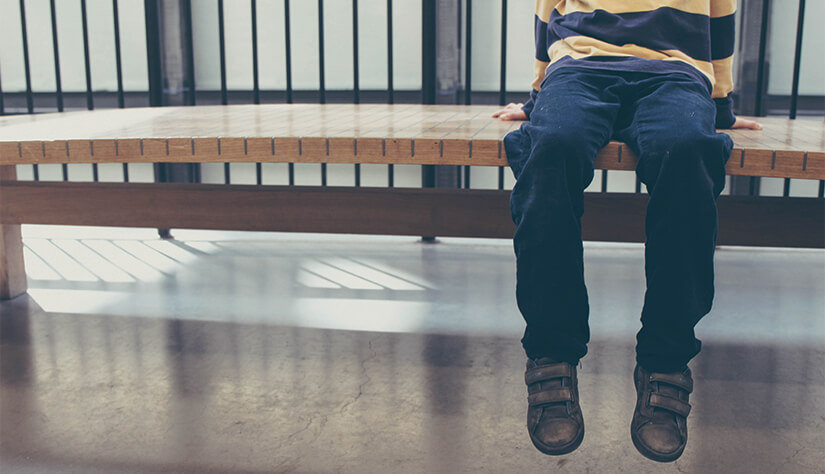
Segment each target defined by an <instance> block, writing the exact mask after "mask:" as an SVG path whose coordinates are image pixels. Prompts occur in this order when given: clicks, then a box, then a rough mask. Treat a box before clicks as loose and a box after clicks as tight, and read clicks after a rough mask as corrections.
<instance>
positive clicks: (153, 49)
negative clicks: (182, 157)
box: [143, 0, 172, 239]
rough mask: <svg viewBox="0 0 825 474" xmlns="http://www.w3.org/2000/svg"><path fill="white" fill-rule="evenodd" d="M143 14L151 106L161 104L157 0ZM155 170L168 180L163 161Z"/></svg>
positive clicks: (165, 232)
mask: <svg viewBox="0 0 825 474" xmlns="http://www.w3.org/2000/svg"><path fill="white" fill-rule="evenodd" d="M143 14H144V17H145V21H144V24H145V25H146V65H147V67H146V70H147V73H148V76H149V77H148V79H149V105H150V106H152V107H161V106H163V69H162V64H163V63H162V57H163V56H162V54H163V53H162V50H161V41H160V9H159V8H158V0H144V1H143ZM153 169H154V172H155V182H157V183H166V182H168V181H169V167H168V166H167V165H166V164H163V163H156V164H155V165H154V167H153ZM158 235H159V236H160V237H161V238H164V239H168V238H170V237H171V236H172V234H171V232H170V230H169V229H158Z"/></svg>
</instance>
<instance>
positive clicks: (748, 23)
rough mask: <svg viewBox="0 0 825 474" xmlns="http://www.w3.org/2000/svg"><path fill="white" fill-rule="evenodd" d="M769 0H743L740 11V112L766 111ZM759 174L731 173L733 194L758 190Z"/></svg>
mask: <svg viewBox="0 0 825 474" xmlns="http://www.w3.org/2000/svg"><path fill="white" fill-rule="evenodd" d="M769 11H770V0H748V1H747V2H742V5H741V10H740V11H739V25H740V29H741V34H740V41H739V51H738V52H737V56H738V57H739V64H738V67H739V74H738V76H739V77H738V84H737V86H736V92H737V93H736V112H737V113H738V114H741V115H757V116H762V115H765V113H766V112H767V107H766V104H765V97H766V91H767V84H768V72H769V70H770V61H769V58H768V40H769V35H768V34H769V25H770V21H769V20H770V19H769V16H768V13H769ZM759 181H760V180H759V178H749V177H746V176H732V177H731V179H730V193H731V194H733V195H747V194H754V195H758V194H759V184H760V182H759Z"/></svg>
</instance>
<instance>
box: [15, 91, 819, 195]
mask: <svg viewBox="0 0 825 474" xmlns="http://www.w3.org/2000/svg"><path fill="white" fill-rule="evenodd" d="M497 109H498V107H497V106H443V105H437V106H436V105H386V104H363V105H349V104H346V105H345V104H329V105H316V104H293V105H281V104H269V105H232V106H198V107H155V108H129V109H105V110H95V111H82V112H66V113H59V114H58V113H50V114H35V115H20V116H8V117H0V164H26V163H72V162H142V161H151V162H192V161H263V162H278V161H298V162H350V163H355V162H363V163H370V162H373V163H380V162H396V163H419V164H481V165H503V164H506V156H505V155H504V152H503V147H502V146H501V140H502V139H503V138H504V136H505V135H507V133H509V132H510V131H512V130H514V129H515V128H517V127H518V126H519V125H520V124H521V122H504V121H500V120H495V119H492V118H490V115H491V114H492V112H493V111H495V110H497ZM757 120H759V121H760V122H762V123H763V125H764V126H765V129H764V130H762V131H751V130H736V131H727V132H726V133H729V134H730V135H731V137H732V138H733V140H734V142H735V147H736V149H735V151H734V154H733V157H732V158H731V160H732V161H735V158H738V159H739V161H741V163H738V164H739V165H741V166H739V168H741V169H746V168H749V167H750V166H749V165H752V164H758V167H757V168H759V170H758V171H759V172H758V173H756V171H757V170H756V169H754V170H750V171H748V170H746V171H744V172H742V173H734V174H746V175H747V174H750V175H757V176H766V175H767V176H771V175H772V174H771V172H772V171H775V170H776V169H777V166H778V167H779V168H784V167H785V165H786V162H787V161H788V160H791V161H792V162H793V167H796V168H799V172H800V173H801V172H804V173H803V174H805V176H796V175H793V172H792V173H791V176H788V173H786V172H785V171H782V172H781V173H779V172H778V173H779V174H777V176H786V177H806V178H815V179H822V178H821V177H820V174H821V175H823V176H825V122H823V121H822V120H821V119H813V120H811V119H799V120H788V119H785V118H775V117H760V118H758V119H757ZM622 148H625V150H624V156H625V164H624V166H621V162H622ZM600 158H601V159H602V161H604V160H605V159H608V158H609V160H608V161H610V160H612V161H614V162H616V163H614V164H615V166H613V167H611V166H610V165H609V164H607V165H605V164H604V163H602V165H603V166H602V167H604V168H605V169H632V168H628V166H631V165H632V164H635V161H634V160H635V157H633V156H632V153H631V152H630V151H629V150H627V149H626V147H623V146H622V145H621V144H618V143H612V144H611V146H608V147H607V148H606V149H605V150H603V151H602V154H600ZM745 161H750V163H748V165H746V163H745ZM757 161H759V163H756V162H757ZM820 161H822V163H820ZM597 166H599V163H597ZM820 166H821V168H822V170H819V168H820ZM730 168H731V164H730V163H729V171H730ZM752 171H753V172H752ZM811 172H815V173H818V174H817V175H816V176H814V175H811ZM797 174H799V173H797Z"/></svg>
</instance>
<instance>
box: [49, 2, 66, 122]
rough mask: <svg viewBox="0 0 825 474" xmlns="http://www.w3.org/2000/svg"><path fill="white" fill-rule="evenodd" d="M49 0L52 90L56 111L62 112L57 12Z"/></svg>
mask: <svg viewBox="0 0 825 474" xmlns="http://www.w3.org/2000/svg"><path fill="white" fill-rule="evenodd" d="M54 1H55V0H51V2H50V3H51V5H50V7H51V12H52V18H51V20H52V49H53V50H54V90H55V92H56V93H57V111H58V112H63V82H62V81H61V79H60V48H59V47H58V44H57V12H56V8H55V4H54Z"/></svg>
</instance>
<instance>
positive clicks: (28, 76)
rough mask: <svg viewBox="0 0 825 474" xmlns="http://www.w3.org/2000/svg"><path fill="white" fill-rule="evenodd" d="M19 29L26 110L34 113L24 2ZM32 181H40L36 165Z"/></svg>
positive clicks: (33, 169) (21, 6) (21, 5)
mask: <svg viewBox="0 0 825 474" xmlns="http://www.w3.org/2000/svg"><path fill="white" fill-rule="evenodd" d="M20 27H21V29H22V33H23V66H24V69H25V74H26V110H27V111H28V112H29V113H30V114H32V113H34V95H33V94H32V80H31V71H30V69H29V38H28V36H29V35H28V33H27V31H26V6H25V2H24V0H20ZM32 172H33V173H34V180H35V181H40V170H39V168H38V166H37V165H32Z"/></svg>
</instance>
